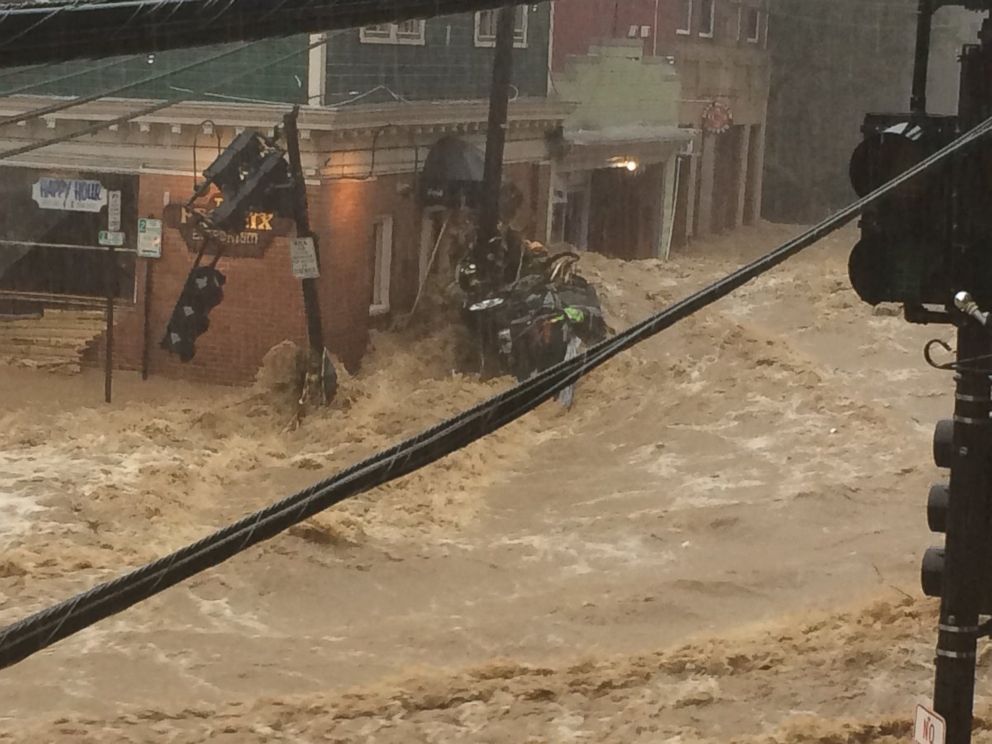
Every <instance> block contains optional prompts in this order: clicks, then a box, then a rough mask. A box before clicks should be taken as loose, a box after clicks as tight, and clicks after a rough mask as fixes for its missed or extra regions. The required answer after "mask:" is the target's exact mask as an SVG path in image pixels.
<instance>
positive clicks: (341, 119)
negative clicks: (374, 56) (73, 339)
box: [0, 98, 567, 383]
mask: <svg viewBox="0 0 992 744" xmlns="http://www.w3.org/2000/svg"><path fill="white" fill-rule="evenodd" d="M134 103H135V102H134V101H128V102H122V101H100V102H96V103H93V104H88V105H85V106H79V107H76V108H72V109H69V110H67V111H66V112H64V113H63V114H61V115H59V116H58V118H57V119H53V120H52V123H49V122H45V121H42V122H36V123H34V124H31V125H28V126H26V127H23V128H20V129H21V131H19V132H17V136H16V138H15V137H12V136H11V135H9V134H7V135H3V136H0V148H3V149H7V148H9V147H11V146H15V145H17V144H24V143H25V142H27V141H37V140H39V139H45V138H49V137H52V136H53V135H57V134H58V133H59V132H64V131H72V130H73V129H78V128H79V127H80V126H81V125H83V124H85V123H87V122H93V121H100V120H106V119H108V118H115V117H116V116H119V115H120V114H121V113H123V112H125V111H127V110H128V109H130V108H133V106H134ZM35 105H37V102H36V101H35V100H25V99H16V98H8V99H4V101H3V102H2V103H0V116H4V115H10V114H12V113H16V112H19V111H24V110H26V109H29V108H31V107H32V106H35ZM285 111H286V109H285V107H284V106H278V105H271V104H265V105H263V104H256V105H250V106H249V105H247V104H224V105H219V104H214V103H190V104H183V105H178V106H175V107H172V108H170V109H168V110H167V111H166V112H162V114H160V115H158V116H150V117H144V118H142V119H140V120H138V121H134V122H131V123H129V124H128V125H126V126H124V127H120V128H118V129H117V130H116V131H108V132H105V133H103V134H100V135H96V136H94V137H92V138H89V139H87V140H86V141H85V142H78V141H71V142H67V143H64V144H61V145H56V146H53V147H51V148H46V149H44V150H40V151H38V152H37V153H34V154H32V157H31V158H30V160H29V159H24V160H20V161H17V162H14V163H12V164H11V167H9V168H8V169H7V170H5V171H3V172H0V179H2V181H3V184H4V191H5V199H4V200H3V202H2V204H0V235H3V236H4V237H3V239H2V240H0V255H2V256H4V257H5V259H10V260H9V261H6V260H5V261H4V262H0V275H2V276H0V301H2V300H6V301H14V300H17V301H20V302H21V303H29V304H30V303H37V304H40V305H42V306H44V307H52V306H66V305H68V306H72V307H102V305H103V303H104V302H105V300H104V297H105V295H106V290H107V286H108V285H107V277H108V271H109V270H108V262H110V261H111V260H113V262H114V264H115V265H116V267H117V268H116V274H117V277H118V288H117V289H118V291H117V303H116V304H117V308H116V313H115V316H116V324H115V362H116V364H117V365H118V366H120V367H123V368H127V369H141V368H142V367H145V368H146V369H147V371H148V372H149V373H150V374H166V375H170V376H182V377H187V378H192V379H198V380H204V381H210V382H219V383H243V382H247V381H250V380H251V379H252V377H253V376H254V374H255V372H256V370H257V369H258V367H259V364H260V363H261V361H262V358H263V356H264V355H265V353H266V352H267V351H268V350H269V349H270V348H271V347H272V346H274V345H276V344H278V343H279V342H281V341H283V340H285V339H290V340H293V341H295V342H297V343H299V344H301V345H302V344H303V343H304V342H305V338H306V329H305V321H304V315H303V301H302V294H301V286H300V282H299V280H298V279H296V278H294V276H293V274H292V271H291V258H290V252H289V242H290V238H291V237H292V235H293V234H294V232H293V228H292V225H291V224H289V225H287V224H286V223H285V221H283V220H279V219H278V218H277V217H276V216H274V215H265V214H260V215H257V216H254V217H253V218H252V219H250V220H249V222H248V224H246V226H245V230H244V231H243V232H242V233H240V234H239V235H236V236H232V239H231V240H230V241H229V242H228V243H226V244H225V246H224V252H223V254H222V257H221V258H220V261H219V264H218V268H219V269H220V270H221V271H222V272H223V273H224V274H225V276H226V278H227V283H226V286H225V288H224V291H225V298H224V300H223V302H221V304H220V305H219V306H218V307H216V308H215V309H214V310H213V311H212V312H211V314H210V329H209V331H208V332H207V333H206V334H204V335H203V336H201V337H200V338H199V339H198V341H197V354H196V357H195V358H194V359H193V360H192V361H191V362H189V363H186V364H182V363H181V362H179V360H178V359H176V358H174V357H172V356H170V355H169V354H168V353H167V352H166V351H164V350H163V349H161V348H159V341H160V340H161V338H162V336H163V334H164V331H165V327H166V324H167V322H168V319H169V316H170V314H171V312H172V309H173V306H174V304H175V302H176V299H177V298H178V296H179V293H180V291H181V289H182V286H183V283H184V282H185V280H186V277H187V275H188V273H189V271H190V269H191V268H192V267H193V265H194V263H195V260H196V256H197V244H196V243H195V242H194V240H193V239H192V238H193V237H195V236H194V235H193V234H192V231H191V230H190V227H189V226H188V225H186V224H184V221H183V219H182V204H183V203H185V202H186V200H187V199H188V198H189V197H190V196H191V194H192V193H193V190H194V179H195V178H196V172H197V171H198V170H201V169H202V163H203V162H205V159H204V158H203V150H204V149H207V148H204V146H203V143H204V142H210V143H216V142H218V141H219V142H221V143H226V142H228V141H230V140H231V139H233V138H234V137H235V136H236V133H237V132H238V131H242V130H244V129H255V130H258V131H261V132H271V131H272V130H273V129H274V128H275V127H276V126H277V125H278V124H279V123H280V121H281V117H282V115H283V114H284V113H285ZM566 113H567V109H563V108H562V107H561V106H560V105H559V104H557V103H555V102H549V101H547V100H546V99H526V100H518V101H516V102H515V103H514V104H512V105H511V108H510V116H509V124H508V137H507V150H506V163H507V165H506V169H507V173H508V178H509V179H510V180H512V182H513V183H514V184H516V185H517V188H518V189H519V190H520V194H521V205H520V208H519V209H518V211H517V214H516V215H515V218H514V219H515V220H516V221H517V223H518V224H519V225H520V226H521V228H522V229H531V230H533V231H537V232H543V231H546V222H547V220H548V213H547V208H546V207H547V199H546V194H547V192H548V190H549V182H550V164H549V159H550V157H551V154H550V150H549V145H548V137H549V136H551V135H553V134H554V133H555V132H556V131H558V130H559V129H560V127H561V124H562V121H563V120H564V117H565V114H566ZM486 118H487V106H486V104H485V103H484V102H479V101H475V102H463V103H454V102H449V103H448V104H446V105H445V106H443V107H440V106H438V104H437V103H435V102H426V103H422V104H380V105H375V106H354V107H347V108H343V109H336V110H334V109H326V108H325V109H322V108H316V107H308V108H306V109H304V110H303V112H302V113H301V120H300V128H301V135H302V149H303V160H304V169H305V174H306V178H307V186H308V198H309V205H310V218H311V223H312V227H313V229H314V231H315V233H316V235H317V237H318V241H319V244H320V256H321V276H320V279H319V280H318V286H319V294H320V298H321V312H322V315H323V325H324V331H325V336H326V341H327V345H328V348H329V349H330V350H331V351H332V353H334V354H335V355H336V356H337V357H338V358H339V359H340V360H341V361H342V362H343V363H344V364H345V366H346V367H347V368H349V369H351V370H355V369H357V368H358V366H359V365H360V363H361V359H362V356H363V354H364V352H365V349H366V346H367V342H368V333H369V330H370V328H371V327H372V326H373V325H374V324H375V323H376V322H377V319H378V318H380V317H383V316H388V315H389V314H390V313H402V312H405V311H408V310H409V309H410V307H411V305H412V303H413V300H414V298H415V296H416V294H417V291H418V289H419V286H420V283H421V280H422V279H423V277H424V274H425V270H426V261H427V259H428V258H429V256H430V253H431V248H432V247H433V245H434V242H435V241H436V238H437V233H436V231H435V230H434V228H435V225H436V224H437V220H436V217H437V208H433V207H426V208H425V207H424V206H423V205H422V204H421V203H420V201H419V199H418V196H417V188H416V178H417V175H416V174H417V172H418V171H417V164H418V162H422V161H423V159H424V157H425V154H426V153H427V152H429V151H430V149H431V148H432V146H434V144H435V143H436V142H437V141H438V140H439V139H442V138H445V137H451V136H457V137H459V138H464V139H465V140H466V141H467V142H470V143H473V144H474V145H475V146H479V145H480V144H481V142H482V141H483V140H484V137H485V129H486ZM384 119H387V120H389V121H390V122H392V123H391V125H390V127H389V129H388V130H387V131H382V129H381V124H380V122H381V121H383V120H384ZM194 150H200V152H201V155H200V157H201V165H200V167H199V168H194V167H193V160H194V155H193V153H194ZM373 153H374V156H373ZM373 157H374V161H373ZM59 181H61V182H68V183H75V182H80V183H84V184H87V185H93V184H96V186H95V187H94V188H95V189H96V190H97V191H99V192H101V193H106V192H110V191H119V192H120V193H121V198H122V209H121V218H120V224H121V227H120V232H121V233H123V236H124V241H123V243H122V244H121V245H120V246H118V247H117V248H116V249H115V254H114V256H113V259H111V258H110V256H109V253H108V251H107V248H106V247H105V246H103V245H101V240H102V239H101V237H100V232H101V231H107V230H108V229H109V228H110V227H112V226H111V225H110V224H109V220H110V219H111V218H110V215H109V210H108V208H107V206H106V200H105V199H104V202H102V203H101V202H99V199H100V195H99V194H97V196H96V197H94V198H95V199H96V200H97V203H96V204H95V206H94V208H93V209H89V208H88V207H86V206H85V205H84V206H81V207H79V206H77V207H69V208H65V207H63V206H62V205H60V204H57V203H52V201H51V200H50V199H47V198H45V197H44V196H43V195H42V197H39V192H38V184H42V185H43V184H45V183H50V182H59ZM80 210H82V211H80ZM141 218H151V219H159V220H162V221H163V223H164V226H163V240H162V251H161V256H160V257H157V258H142V257H138V256H137V255H136V251H135V242H136V241H135V233H136V230H137V221H138V220H139V219H141ZM211 255H212V254H211V253H208V254H207V255H206V256H205V257H204V260H206V261H209V260H211ZM102 344H103V339H102V337H98V338H95V339H93V343H91V344H90V347H89V354H88V356H89V359H90V360H91V361H94V362H96V361H98V360H100V359H102V354H103V346H102Z"/></svg>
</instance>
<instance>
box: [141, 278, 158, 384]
mask: <svg viewBox="0 0 992 744" xmlns="http://www.w3.org/2000/svg"><path fill="white" fill-rule="evenodd" d="M154 266H155V262H154V261H152V260H150V259H145V318H144V331H143V335H144V346H143V347H142V350H141V379H142V380H147V379H148V370H149V367H150V361H151V360H150V351H151V350H150V346H151V334H152V319H151V314H152V272H153V271H154Z"/></svg>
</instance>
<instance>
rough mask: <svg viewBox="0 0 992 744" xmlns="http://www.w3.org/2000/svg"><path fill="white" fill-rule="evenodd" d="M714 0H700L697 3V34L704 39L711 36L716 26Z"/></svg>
mask: <svg viewBox="0 0 992 744" xmlns="http://www.w3.org/2000/svg"><path fill="white" fill-rule="evenodd" d="M715 5H716V0H701V2H700V3H699V35H700V36H702V37H703V38H704V39H712V38H713V29H714V27H715V26H716V9H715V7H714V6H715Z"/></svg>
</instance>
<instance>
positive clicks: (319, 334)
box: [283, 106, 326, 402]
mask: <svg viewBox="0 0 992 744" xmlns="http://www.w3.org/2000/svg"><path fill="white" fill-rule="evenodd" d="M299 115H300V107H299V106H295V107H293V111H292V113H289V114H286V116H285V117H284V118H283V124H284V128H285V133H286V147H287V151H288V154H289V169H290V176H291V177H292V179H293V220H294V221H295V222H296V234H297V236H298V237H301V238H311V239H312V240H313V247H314V252H315V253H316V255H317V265H318V266H320V244H319V242H318V240H317V236H316V235H315V234H314V233H313V230H311V229H310V215H309V212H308V210H307V185H306V181H305V180H304V178H303V163H302V160H301V158H300V132H299V129H298V127H297V120H298V118H299ZM300 281H301V283H302V285H303V309H304V312H305V313H306V316H307V340H308V341H309V345H310V355H309V367H308V374H307V381H308V385H309V382H310V380H316V381H317V382H318V384H321V382H320V381H321V380H322V377H323V375H322V374H321V370H322V368H323V364H324V328H323V324H322V322H321V317H320V298H319V295H318V293H317V280H316V279H301V280H300ZM307 392H308V391H307V389H305V390H304V393H305V394H306V393H307ZM309 392H310V393H311V394H312V392H313V391H312V390H310V391H309ZM325 402H326V400H325Z"/></svg>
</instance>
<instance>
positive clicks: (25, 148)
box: [0, 36, 331, 160]
mask: <svg viewBox="0 0 992 744" xmlns="http://www.w3.org/2000/svg"><path fill="white" fill-rule="evenodd" d="M330 38H331V37H330V36H328V37H326V38H324V39H321V40H319V41H315V42H313V43H311V44H309V45H307V46H306V47H303V48H302V49H295V50H293V51H292V52H289V53H288V54H284V55H282V56H280V57H276V58H275V59H274V60H269V61H268V62H265V63H262V64H260V65H256V66H255V67H249V68H247V69H239V70H237V71H236V72H234V73H232V74H230V75H227V76H225V77H222V78H220V79H218V80H212V81H211V82H210V87H214V86H222V85H226V84H227V83H229V82H231V81H233V80H237V79H239V78H242V77H244V76H245V75H252V74H254V73H256V72H262V71H264V70H267V69H269V68H270V67H274V66H275V65H278V64H281V63H283V62H285V61H287V60H290V59H292V58H293V57H297V56H299V55H301V54H306V53H307V52H309V51H310V50H312V49H316V48H317V47H320V46H323V45H324V44H327V43H328V41H330ZM253 43H258V42H253ZM247 46H250V44H246V45H244V46H242V47H239V48H238V49H237V50H232V51H229V52H225V53H224V54H229V53H233V51H241V50H242V49H244V48H246V47H247ZM207 92H208V90H207V88H205V87H204V88H197V89H196V90H189V91H188V92H186V93H183V94H182V95H179V96H173V97H172V98H167V99H165V100H163V101H158V102H157V103H154V104H151V105H150V106H146V107H144V108H141V109H138V110H137V111H132V112H130V113H127V114H123V115H121V116H118V117H117V118H116V119H110V120H108V121H100V122H96V123H95V124H91V125H90V126H88V127H84V128H82V129H77V130H76V131H74V132H69V133H67V134H64V135H62V136H60V137H52V138H51V139H47V140H42V141H41V142H32V143H31V144H28V145H21V146H20V147H15V148H13V149H10V150H2V151H0V160H7V159H8V158H13V157H16V156H18V155H24V154H25V153H29V152H34V151H35V150H41V149H43V148H45V147H51V146H52V145H58V144H61V143H63V142H69V141H71V140H74V139H78V138H80V137H85V136H86V135H89V134H96V133H98V132H102V131H103V130H104V129H109V128H110V127H113V126H120V125H121V124H127V123H128V122H130V121H134V120H135V119H140V118H141V117H142V116H148V115H150V114H154V113H156V112H157V111H162V110H163V109H167V108H169V107H171V106H176V105H178V104H180V103H184V102H186V101H190V100H194V99H197V98H199V97H200V96H203V95H205V94H206V93H207ZM66 103H67V104H70V105H78V104H77V103H76V102H75V100H74V101H68V102H66ZM49 108H51V107H49ZM44 113H48V112H47V111H45V112H44ZM29 115H31V116H41V115H42V110H41V109H36V110H35V111H31V112H29ZM4 121H5V120H0V124H3V123H4Z"/></svg>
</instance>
